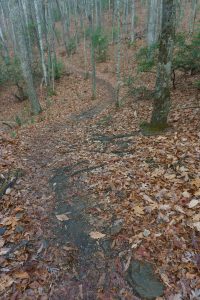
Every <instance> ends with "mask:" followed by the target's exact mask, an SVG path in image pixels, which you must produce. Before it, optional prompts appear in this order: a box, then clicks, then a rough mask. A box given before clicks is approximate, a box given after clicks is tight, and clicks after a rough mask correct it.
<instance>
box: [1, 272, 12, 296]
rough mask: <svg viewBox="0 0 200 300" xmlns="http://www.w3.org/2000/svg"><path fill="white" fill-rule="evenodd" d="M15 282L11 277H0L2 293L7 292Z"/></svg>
mask: <svg viewBox="0 0 200 300" xmlns="http://www.w3.org/2000/svg"><path fill="white" fill-rule="evenodd" d="M13 282H14V280H13V279H12V278H11V277H10V276H9V275H3V276H2V277H0V292H3V291H5V290H6V289H7V288H9V287H10V286H11V285H12V284H13Z"/></svg>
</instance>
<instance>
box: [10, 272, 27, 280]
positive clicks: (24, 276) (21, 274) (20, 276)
mask: <svg viewBox="0 0 200 300" xmlns="http://www.w3.org/2000/svg"><path fill="white" fill-rule="evenodd" d="M13 276H14V277H15V278H16V279H29V278H30V276H29V274H28V273H27V272H24V271H20V272H16V273H14V274H13Z"/></svg>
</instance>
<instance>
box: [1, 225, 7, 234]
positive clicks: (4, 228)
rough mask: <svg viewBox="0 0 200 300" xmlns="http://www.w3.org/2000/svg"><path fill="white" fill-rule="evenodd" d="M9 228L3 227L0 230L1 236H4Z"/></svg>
mask: <svg viewBox="0 0 200 300" xmlns="http://www.w3.org/2000/svg"><path fill="white" fill-rule="evenodd" d="M6 230H7V228H6V227H1V228H0V236H1V235H4V233H5V232H6Z"/></svg>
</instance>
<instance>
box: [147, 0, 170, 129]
mask: <svg viewBox="0 0 200 300" xmlns="http://www.w3.org/2000/svg"><path fill="white" fill-rule="evenodd" d="M174 33H175V0H163V16H162V28H161V38H160V45H159V57H158V67H157V80H156V87H155V100H154V105H153V112H152V117H151V124H150V125H151V126H152V128H155V129H156V128H157V129H161V130H162V129H164V128H166V127H167V118H168V114H169V111H170V80H171V67H172V56H173V45H174Z"/></svg>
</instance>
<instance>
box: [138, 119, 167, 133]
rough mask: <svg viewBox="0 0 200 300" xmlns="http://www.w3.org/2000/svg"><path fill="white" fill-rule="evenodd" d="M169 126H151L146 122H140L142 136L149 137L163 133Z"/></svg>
mask: <svg viewBox="0 0 200 300" xmlns="http://www.w3.org/2000/svg"><path fill="white" fill-rule="evenodd" d="M168 128H169V126H168V125H167V124H157V125H154V124H151V123H148V122H142V123H141V124H140V130H141V132H142V134H143V135H146V136H151V135H159V134H160V133H164V132H165V131H166V130H167V129H168Z"/></svg>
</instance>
